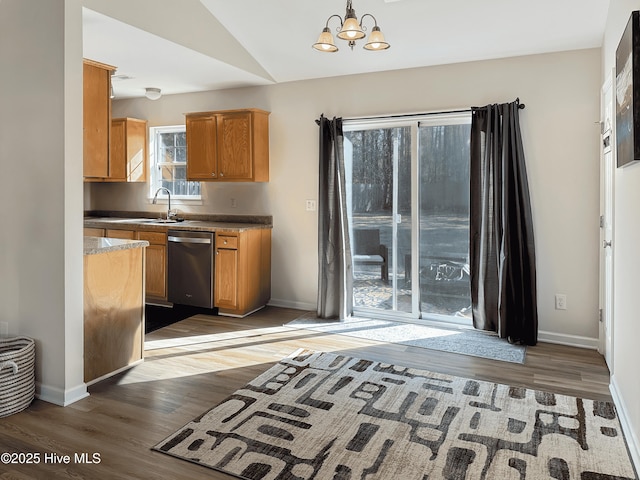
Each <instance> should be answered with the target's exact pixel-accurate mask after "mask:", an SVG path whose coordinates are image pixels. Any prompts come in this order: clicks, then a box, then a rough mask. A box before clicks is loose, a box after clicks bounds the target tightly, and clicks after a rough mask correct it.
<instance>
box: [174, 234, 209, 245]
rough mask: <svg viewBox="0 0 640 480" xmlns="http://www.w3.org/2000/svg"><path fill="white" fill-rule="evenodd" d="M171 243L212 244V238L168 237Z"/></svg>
mask: <svg viewBox="0 0 640 480" xmlns="http://www.w3.org/2000/svg"><path fill="white" fill-rule="evenodd" d="M167 240H168V241H169V242H175V243H206V244H211V238H201V237H174V236H171V235H169V236H168V237H167Z"/></svg>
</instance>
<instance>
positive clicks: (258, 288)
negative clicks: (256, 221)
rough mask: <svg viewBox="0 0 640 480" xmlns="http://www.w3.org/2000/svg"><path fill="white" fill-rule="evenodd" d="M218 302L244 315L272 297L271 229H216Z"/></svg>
mask: <svg viewBox="0 0 640 480" xmlns="http://www.w3.org/2000/svg"><path fill="white" fill-rule="evenodd" d="M215 257H216V258H215V281H214V283H215V287H214V290H213V291H214V305H215V306H216V307H218V313H219V314H221V315H229V316H237V317H244V316H246V315H248V314H250V313H251V312H254V311H256V310H258V309H259V308H262V307H264V306H265V305H266V304H267V302H268V301H269V299H270V298H271V230H270V229H253V230H245V231H241V232H224V231H218V232H216V256H215Z"/></svg>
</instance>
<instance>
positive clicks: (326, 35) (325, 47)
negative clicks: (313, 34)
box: [313, 27, 338, 52]
mask: <svg viewBox="0 0 640 480" xmlns="http://www.w3.org/2000/svg"><path fill="white" fill-rule="evenodd" d="M313 48H315V49H316V50H318V51H320V52H337V51H338V47H336V44H335V43H334V41H333V35H331V30H329V28H328V27H325V28H323V29H322V33H321V34H320V36H319V37H318V41H317V42H316V43H314V44H313Z"/></svg>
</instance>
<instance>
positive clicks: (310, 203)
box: [305, 200, 316, 212]
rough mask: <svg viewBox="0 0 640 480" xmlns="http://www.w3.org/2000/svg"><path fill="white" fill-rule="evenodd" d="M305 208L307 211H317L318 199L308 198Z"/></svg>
mask: <svg viewBox="0 0 640 480" xmlns="http://www.w3.org/2000/svg"><path fill="white" fill-rule="evenodd" d="M305 208H306V210H307V212H315V211H316V201H315V200H307V201H306V203H305Z"/></svg>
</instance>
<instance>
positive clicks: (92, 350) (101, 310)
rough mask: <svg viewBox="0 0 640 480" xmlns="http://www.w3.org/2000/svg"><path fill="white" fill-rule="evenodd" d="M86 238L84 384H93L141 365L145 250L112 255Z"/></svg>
mask: <svg viewBox="0 0 640 480" xmlns="http://www.w3.org/2000/svg"><path fill="white" fill-rule="evenodd" d="M98 240H103V239H95V238H87V240H86V241H85V254H84V269H83V271H84V290H83V291H84V297H83V298H84V381H85V382H86V383H89V384H90V383H93V382H95V381H98V380H101V379H103V378H105V377H107V376H110V375H113V374H115V373H117V372H119V371H121V370H123V369H125V368H129V367H131V366H132V365H135V364H137V363H139V362H142V361H143V356H144V291H143V286H144V278H143V272H144V257H145V255H144V248H145V247H144V246H143V245H142V244H141V243H140V242H136V241H134V242H130V241H128V240H121V241H120V242H121V243H120V246H119V247H117V248H116V249H111V248H112V244H113V240H112V241H111V242H108V243H105V242H100V241H98Z"/></svg>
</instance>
